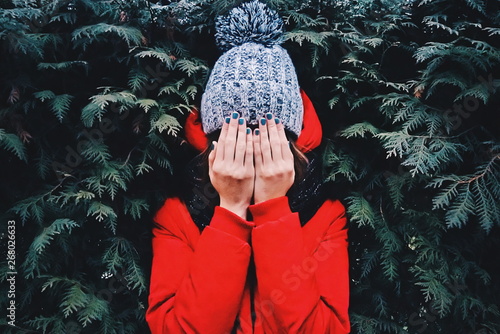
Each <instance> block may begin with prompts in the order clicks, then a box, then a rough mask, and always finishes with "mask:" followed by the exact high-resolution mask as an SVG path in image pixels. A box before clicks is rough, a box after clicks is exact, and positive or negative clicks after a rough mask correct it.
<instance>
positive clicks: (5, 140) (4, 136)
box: [0, 129, 28, 162]
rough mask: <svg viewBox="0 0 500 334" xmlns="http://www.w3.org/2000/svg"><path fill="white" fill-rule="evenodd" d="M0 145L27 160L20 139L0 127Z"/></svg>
mask: <svg viewBox="0 0 500 334" xmlns="http://www.w3.org/2000/svg"><path fill="white" fill-rule="evenodd" d="M0 147H2V148H4V149H5V150H7V151H9V152H11V153H14V154H15V155H16V156H17V157H18V158H19V159H20V160H22V161H25V162H28V157H27V156H26V148H25V147H24V145H23V143H22V141H21V139H19V137H18V136H16V135H14V134H12V133H7V132H5V130H4V129H0Z"/></svg>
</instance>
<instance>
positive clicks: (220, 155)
mask: <svg viewBox="0 0 500 334" xmlns="http://www.w3.org/2000/svg"><path fill="white" fill-rule="evenodd" d="M230 120H231V118H229V117H226V119H225V120H224V124H222V130H221V131H220V135H219V141H218V142H217V144H219V143H220V145H219V149H218V150H217V154H216V156H215V157H216V158H217V159H218V160H221V161H222V160H224V146H225V142H226V137H227V131H228V129H229V122H230Z"/></svg>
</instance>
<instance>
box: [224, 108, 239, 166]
mask: <svg viewBox="0 0 500 334" xmlns="http://www.w3.org/2000/svg"><path fill="white" fill-rule="evenodd" d="M239 116H240V115H239V114H238V113H237V112H233V113H232V114H231V120H230V121H229V127H228V129H227V135H226V138H225V141H224V160H226V161H234V150H235V148H236V136H237V134H238V118H239ZM228 159H229V160H228Z"/></svg>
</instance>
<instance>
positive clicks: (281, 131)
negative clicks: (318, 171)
mask: <svg viewBox="0 0 500 334" xmlns="http://www.w3.org/2000/svg"><path fill="white" fill-rule="evenodd" d="M276 128H277V130H278V137H279V143H280V146H281V156H282V157H283V160H290V159H292V160H293V153H292V150H291V148H290V142H289V141H288V138H287V137H286V132H285V126H284V125H283V123H281V122H278V124H276Z"/></svg>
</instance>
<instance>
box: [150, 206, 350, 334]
mask: <svg viewBox="0 0 500 334" xmlns="http://www.w3.org/2000/svg"><path fill="white" fill-rule="evenodd" d="M250 211H251V213H252V216H253V217H254V218H253V219H254V220H253V222H248V221H246V220H244V219H241V218H240V217H238V216H237V215H235V214H233V213H232V212H230V211H228V210H225V209H224V208H221V207H216V208H215V212H214V215H213V218H212V220H211V222H210V225H209V226H207V227H206V228H205V229H204V230H203V233H201V235H200V232H199V230H198V227H197V226H196V225H195V223H194V222H193V220H192V218H191V216H190V214H189V212H188V210H187V208H186V206H185V205H184V204H183V203H182V202H181V201H180V200H179V199H177V198H171V199H167V200H166V202H165V204H164V205H163V207H162V208H161V209H160V210H159V211H158V213H157V215H156V217H155V221H156V223H157V224H158V226H157V227H155V228H154V230H153V234H154V237H153V267H152V274H151V286H150V295H149V308H148V311H147V314H146V320H147V321H148V323H149V326H150V328H151V331H152V333H153V334H159V333H173V334H177V333H200V334H212V333H213V334H229V333H231V329H232V328H233V326H234V323H235V320H236V319H237V318H238V320H239V326H238V329H237V333H238V334H243V333H244V334H250V333H256V334H257V333H259V334H262V333H268V334H277V333H287V334H293V333H307V334H322V333H330V334H345V333H349V331H350V325H349V318H348V313H347V309H348V303H349V277H348V271H349V266H348V256H347V226H346V218H345V216H344V213H345V210H344V207H343V206H342V204H341V203H340V202H339V201H326V202H325V203H324V204H323V205H322V207H321V208H320V209H319V210H318V212H317V213H316V214H315V215H314V217H313V218H311V220H309V221H308V222H307V224H305V225H304V226H303V227H301V225H300V222H299V217H298V214H297V213H293V212H291V210H290V207H289V205H288V199H287V197H280V198H276V199H272V200H269V201H266V202H263V203H259V204H256V205H252V206H250ZM252 254H253V258H251V255H252ZM251 259H252V260H253V261H254V263H255V268H256V278H257V286H256V287H252V288H250V285H249V282H248V280H247V273H248V267H249V262H250V261H251ZM252 313H253V317H252ZM252 318H254V320H252Z"/></svg>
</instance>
